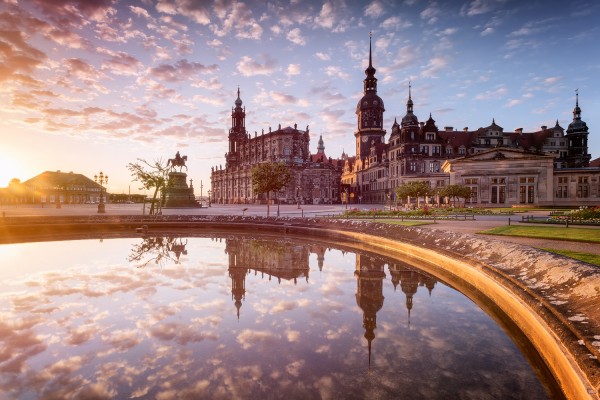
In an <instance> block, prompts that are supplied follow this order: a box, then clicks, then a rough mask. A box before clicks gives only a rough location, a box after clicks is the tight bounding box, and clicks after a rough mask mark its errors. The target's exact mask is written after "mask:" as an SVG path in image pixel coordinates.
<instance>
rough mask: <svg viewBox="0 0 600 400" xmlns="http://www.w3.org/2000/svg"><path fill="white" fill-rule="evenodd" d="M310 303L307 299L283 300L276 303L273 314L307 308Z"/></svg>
mask: <svg viewBox="0 0 600 400" xmlns="http://www.w3.org/2000/svg"><path fill="white" fill-rule="evenodd" d="M309 303H310V302H309V301H308V300H306V299H303V300H288V301H285V300H282V301H278V302H276V303H275V305H274V306H273V307H272V308H271V313H279V312H285V311H292V310H295V309H296V308H301V307H306V306H307V305H308V304H309Z"/></svg>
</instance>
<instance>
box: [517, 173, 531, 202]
mask: <svg viewBox="0 0 600 400" xmlns="http://www.w3.org/2000/svg"><path fill="white" fill-rule="evenodd" d="M519 203H521V204H533V203H535V177H533V176H522V177H520V178H519Z"/></svg>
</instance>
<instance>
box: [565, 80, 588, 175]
mask: <svg viewBox="0 0 600 400" xmlns="http://www.w3.org/2000/svg"><path fill="white" fill-rule="evenodd" d="M566 138H567V141H568V150H567V157H566V161H567V168H582V167H589V166H590V159H591V158H592V155H591V154H589V153H588V127H587V124H586V123H585V122H583V121H582V120H581V108H579V92H578V91H575V108H574V109H573V122H571V123H570V124H569V127H568V128H567V134H566Z"/></svg>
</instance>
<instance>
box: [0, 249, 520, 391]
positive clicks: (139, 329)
mask: <svg viewBox="0 0 600 400" xmlns="http://www.w3.org/2000/svg"><path fill="white" fill-rule="evenodd" d="M190 242H193V240H191V241H190ZM195 243H197V242H195ZM111 245H112V241H111V240H107V241H105V242H104V243H103V245H102V248H98V253H93V252H92V253H89V252H88V253H86V255H85V257H86V258H89V259H90V260H96V261H95V262H94V265H87V266H86V264H85V262H81V261H77V262H78V264H74V265H78V267H77V268H69V265H67V266H66V267H65V268H63V269H60V270H59V271H57V272H53V273H37V275H30V274H28V275H27V277H26V279H25V278H22V279H14V280H12V279H11V280H9V281H7V282H8V283H6V285H5V287H6V288H7V290H8V291H9V293H8V292H5V293H3V294H0V390H1V391H5V392H6V393H8V396H7V397H8V398H23V397H27V394H31V393H33V394H31V395H29V397H30V398H99V399H103V398H133V399H135V398H156V399H180V398H206V397H207V396H210V397H211V398H223V399H230V398H248V397H254V398H261V397H263V398H269V397H272V396H273V393H277V395H278V397H286V396H287V395H288V394H292V395H295V397H298V398H300V397H302V398H319V397H320V398H323V399H331V398H347V397H353V396H354V397H361V398H365V397H376V396H375V395H381V396H380V397H381V398H390V397H394V398H400V397H409V396H410V395H411V393H406V392H404V393H403V392H402V390H403V385H404V386H406V382H418V384H419V386H420V388H419V389H418V392H415V394H416V395H415V396H414V397H428V396H429V397H438V398H439V397H440V393H442V394H448V393H447V392H444V391H443V390H445V389H444V388H443V387H442V386H443V384H442V383H439V382H448V379H450V378H449V377H451V376H454V377H455V378H456V379H462V380H461V381H460V382H461V383H460V384H462V383H463V382H464V383H465V385H470V386H471V387H473V386H475V384H474V383H473V382H474V381H476V380H484V377H485V376H491V375H492V374H493V373H494V371H500V370H505V369H506V370H510V372H509V373H507V374H505V375H507V376H503V377H502V378H499V382H498V383H496V382H494V383H493V386H494V389H493V393H494V394H495V395H496V396H495V397H497V398H501V397H502V393H506V392H502V391H501V388H500V387H501V386H504V387H516V388H517V389H516V390H517V391H518V390H519V389H521V388H524V387H526V383H528V382H531V378H529V375H526V376H524V377H520V376H519V374H522V373H523V372H522V371H523V369H522V368H521V369H518V368H517V371H516V372H513V369H514V368H513V364H510V363H509V362H508V361H505V362H504V363H505V364H502V363H501V362H499V361H497V360H495V353H496V352H498V351H500V352H503V353H505V354H509V355H512V354H514V352H513V350H512V349H511V346H510V342H509V341H507V340H506V339H505V340H504V341H502V340H500V343H499V344H498V343H497V342H496V340H497V336H499V335H501V334H502V333H501V332H500V333H498V332H497V331H498V328H497V327H496V329H495V330H494V326H493V323H492V324H490V323H489V318H488V317H487V316H486V315H485V314H484V313H482V312H480V311H478V310H475V311H474V310H473V308H474V307H473V306H472V305H470V304H469V301H468V300H462V298H461V297H457V296H456V293H455V292H454V291H450V290H445V289H444V290H442V289H441V288H440V287H441V286H442V285H440V286H437V287H438V288H440V289H436V291H435V292H434V293H433V296H432V297H429V296H428V294H427V293H426V291H423V294H424V295H425V294H427V297H424V298H425V299H427V301H426V302H425V301H421V302H420V297H419V293H421V291H419V292H418V293H417V295H415V297H414V300H415V301H414V308H413V310H412V312H413V313H412V316H411V318H412V320H411V324H412V325H411V327H412V329H411V330H409V329H407V319H406V316H407V311H406V307H405V296H404V294H403V293H401V292H400V291H398V292H391V290H392V289H391V288H390V286H391V285H384V290H388V289H389V291H386V292H385V293H384V296H385V299H386V300H385V304H384V307H383V308H382V309H381V311H379V312H378V315H377V329H376V331H375V333H376V338H375V339H374V341H373V358H372V360H373V362H372V364H371V366H372V368H373V369H374V370H375V369H376V372H377V373H376V374H366V373H365V372H366V370H367V368H368V358H367V354H368V353H367V352H368V350H367V341H366V339H365V338H364V334H365V329H364V327H363V319H362V312H361V310H360V308H358V307H357V306H356V300H355V292H356V279H355V278H354V275H353V271H354V268H355V265H354V258H353V257H354V256H353V255H352V257H350V256H348V255H347V256H346V257H340V256H339V255H336V254H338V253H339V252H337V253H336V251H330V252H329V253H328V257H329V255H331V260H336V258H337V259H340V260H341V261H340V262H339V265H338V263H335V262H331V261H330V259H329V258H328V261H327V264H326V267H325V268H324V269H323V272H322V273H321V272H320V273H318V274H311V280H310V283H308V284H307V283H306V282H305V281H303V280H299V281H298V283H297V284H296V285H294V284H293V283H292V282H288V281H285V280H284V281H282V282H281V283H279V282H278V281H277V279H272V280H271V281H269V280H268V278H267V277H264V278H262V277H261V276H260V274H259V275H254V274H249V275H248V276H246V280H245V287H246V299H245V303H244V304H247V305H248V306H244V307H243V308H242V311H243V312H242V314H241V318H240V319H239V320H238V319H237V316H236V315H235V313H234V312H231V306H232V303H231V288H232V286H231V280H230V279H229V278H228V276H227V259H226V258H224V257H222V255H221V253H222V252H223V249H222V247H220V246H213V247H215V249H216V251H218V252H219V254H217V255H215V258H214V259H222V260H223V264H215V265H213V266H211V267H210V268H207V267H206V266H207V265H208V263H207V261H206V259H207V258H212V257H211V256H210V254H209V255H207V254H206V253H205V252H204V253H202V254H198V255H196V254H195V253H194V251H193V249H194V247H193V246H192V245H191V244H190V245H189V248H190V256H189V258H188V259H187V260H184V261H183V262H182V264H179V265H176V266H164V267H162V268H160V269H158V268H147V269H143V270H140V269H135V268H133V267H128V266H124V265H115V264H114V263H109V264H108V266H106V265H104V264H103V261H102V258H101V256H100V255H98V254H100V252H102V253H101V254H105V253H106V254H111V253H112V255H111V257H113V258H114V257H115V255H114V252H113V251H112V250H111V249H113V248H112V247H110V246H111ZM58 246H60V244H58ZM203 249H204V248H203ZM210 251H213V249H210V250H209V252H210ZM195 257H197V258H195ZM214 259H213V260H214ZM350 259H351V260H350ZM98 260H99V261H98ZM312 262H315V263H316V260H311V263H312ZM192 265H193V266H194V267H191V266H192ZM312 270H314V265H313V267H312V268H311V271H312ZM17 278H18V277H17ZM450 292H452V293H450ZM424 303H427V304H424ZM453 307H455V308H456V310H453ZM473 315H475V321H472V320H471V318H472V316H473ZM465 332H466V333H465ZM493 332H496V333H493ZM472 333H474V335H472ZM463 334H464V335H463ZM461 335H462V336H464V337H462V336H461ZM457 336H458V338H457ZM469 341H471V342H472V343H471V342H469ZM471 353H476V354H471ZM511 357H513V356H510V357H509V358H511ZM457 362H460V363H462V364H463V365H465V366H469V368H471V367H470V365H471V364H472V365H477V366H480V365H481V369H482V372H479V371H475V372H474V373H472V372H464V371H462V369H460V368H459V369H457V368H456V365H457V364H456V363H457ZM487 364H490V366H488V365H487ZM469 368H465V371H472V370H471V369H469ZM519 371H520V372H519ZM424 372H425V373H424ZM468 374H472V375H473V376H472V377H471V376H467V377H466V378H465V377H463V376H462V375H468ZM430 381H434V382H433V383H431V382H430ZM515 382H516V383H515ZM431 384H432V385H434V386H435V387H434V388H433V389H432V388H431V387H430V385H431ZM460 384H459V385H460ZM436 385H437V386H436ZM411 386H414V385H412V384H411ZM365 388H368V389H365ZM390 393H393V395H390ZM399 393H401V394H404V395H405V396H396V395H397V394H399ZM473 393H475V392H473ZM0 397H1V396H0ZM291 397H294V396H291ZM454 397H455V398H456V397H457V396H454ZM463 397H468V396H466V395H465V396H463Z"/></svg>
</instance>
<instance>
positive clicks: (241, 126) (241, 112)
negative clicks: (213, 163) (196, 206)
mask: <svg viewBox="0 0 600 400" xmlns="http://www.w3.org/2000/svg"><path fill="white" fill-rule="evenodd" d="M309 144H310V133H309V128H308V126H307V127H306V130H301V129H298V126H297V125H294V127H293V128H292V127H290V126H288V127H285V128H282V127H281V125H280V126H279V128H278V129H277V130H271V128H269V131H268V132H266V133H265V132H264V130H263V131H262V133H261V134H260V135H258V134H257V132H254V136H251V135H250V134H249V133H248V132H247V131H246V110H245V108H242V100H241V99H240V92H239V90H238V97H237V99H236V101H235V107H234V108H233V109H232V111H231V129H230V130H229V151H228V152H227V154H225V160H226V164H225V168H223V167H222V166H218V167H213V168H212V171H211V194H210V197H211V201H212V202H213V203H217V204H251V203H266V201H267V198H266V194H256V193H254V191H253V190H252V179H251V175H252V166H254V165H257V164H259V163H262V162H282V163H284V164H286V165H287V166H288V167H289V168H290V170H291V172H292V180H291V181H290V183H289V184H288V185H287V186H286V187H285V188H284V189H282V190H281V191H280V192H277V193H272V194H271V199H269V201H278V202H280V203H282V204H293V203H301V204H323V203H326V204H330V203H337V202H339V201H340V195H339V188H340V181H339V180H340V169H341V163H340V162H339V160H333V159H331V158H327V156H326V155H325V146H324V144H323V138H322V137H321V138H320V140H319V147H318V150H317V153H316V154H310V151H309Z"/></svg>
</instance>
